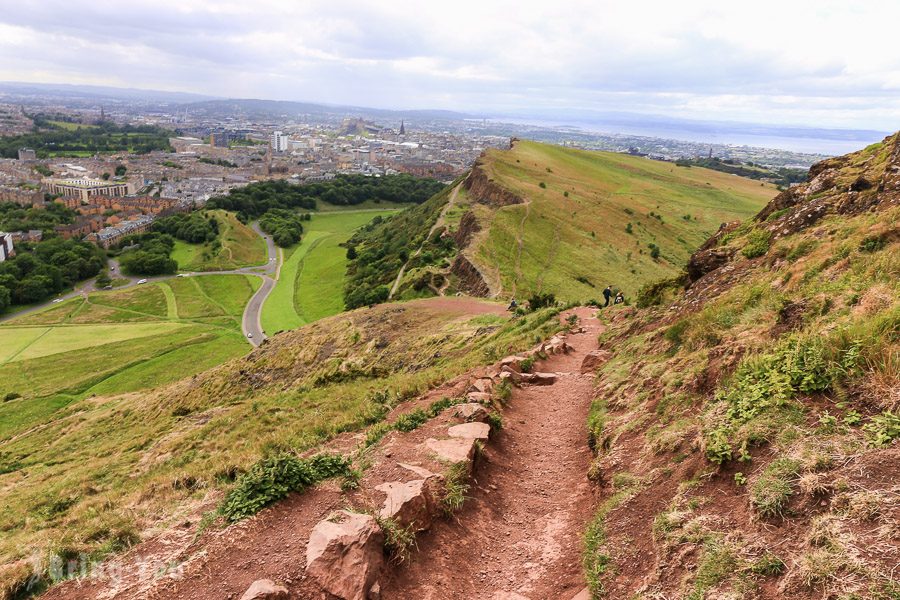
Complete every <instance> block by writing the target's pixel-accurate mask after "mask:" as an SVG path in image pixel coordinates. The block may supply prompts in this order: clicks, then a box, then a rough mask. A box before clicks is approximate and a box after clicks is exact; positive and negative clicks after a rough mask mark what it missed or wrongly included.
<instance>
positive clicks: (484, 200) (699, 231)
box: [348, 141, 775, 300]
mask: <svg viewBox="0 0 900 600" xmlns="http://www.w3.org/2000/svg"><path fill="white" fill-rule="evenodd" d="M774 193H775V192H774V188H773V187H772V186H771V185H769V184H761V183H760V182H758V181H752V180H748V179H743V178H739V177H736V176H733V175H728V174H724V173H719V172H715V171H711V170H708V169H702V168H690V167H679V166H676V165H675V164H673V163H665V162H657V161H652V160H648V159H645V158H639V157H633V156H628V155H624V154H615V153H607V152H588V151H582V150H574V149H570V148H564V147H561V146H554V145H548V144H540V143H536V142H529V141H514V143H513V145H512V147H511V148H510V149H509V150H494V149H491V150H488V151H486V152H485V153H484V154H483V155H482V156H481V158H479V160H478V161H477V162H476V164H475V166H474V167H473V168H472V170H471V172H470V173H469V174H468V175H467V176H466V178H465V179H464V180H463V181H462V182H461V183H460V182H457V184H456V185H455V186H453V187H452V188H451V190H447V191H445V192H443V193H442V194H441V196H440V199H438V198H434V199H432V201H429V202H428V203H426V204H425V205H422V206H420V207H417V208H416V209H415V210H416V214H415V215H412V214H410V215H407V217H413V216H414V217H415V218H416V220H417V221H416V224H414V225H413V226H412V227H410V222H409V221H410V219H409V218H407V219H406V220H397V222H395V223H391V222H388V223H386V224H385V225H384V226H383V227H381V228H379V229H374V230H372V231H370V232H363V233H362V234H360V236H359V239H358V240H357V243H358V244H359V245H360V246H361V247H363V248H368V249H369V251H370V252H369V255H363V254H361V255H360V257H361V260H360V259H358V260H357V261H356V265H355V266H352V267H351V271H355V272H365V273H368V274H369V275H370V277H371V276H373V275H374V276H375V277H372V279H373V280H377V282H378V284H380V285H384V286H386V287H388V288H390V287H391V283H392V280H393V278H395V277H396V276H397V274H398V271H400V269H401V268H403V273H402V274H401V277H400V279H399V280H398V281H397V285H396V286H394V287H395V289H394V294H393V297H399V298H409V297H416V296H420V295H430V294H436V293H438V294H448V293H453V292H456V291H462V292H464V293H468V294H471V295H478V296H503V297H513V296H515V297H519V298H527V297H528V296H530V295H531V294H534V293H539V292H543V293H548V292H549V293H553V294H555V295H556V296H557V297H558V298H561V299H564V300H588V299H591V298H596V297H599V296H600V293H601V291H602V289H603V288H604V287H606V285H610V284H612V285H613V287H614V288H617V289H621V290H623V291H624V292H625V293H626V295H629V296H630V295H633V294H634V293H635V292H636V291H637V290H638V288H639V287H640V286H641V285H643V284H645V283H647V282H650V281H654V280H657V279H660V278H662V277H670V276H673V275H675V274H676V273H677V272H678V271H680V269H681V266H682V265H683V264H684V263H685V261H686V260H687V259H688V257H689V256H690V254H691V252H693V251H694V250H696V249H697V248H698V247H699V246H700V244H701V243H702V242H703V241H704V240H705V239H706V238H707V237H709V235H711V234H712V233H713V232H715V231H716V230H717V228H718V227H719V226H720V225H721V224H722V223H724V222H729V221H733V220H735V219H742V218H746V217H748V216H750V215H752V214H754V213H755V212H757V211H758V210H759V209H760V208H761V207H762V206H763V205H764V204H765V202H766V201H768V200H769V199H771V197H772V195H773V194H774ZM401 240H403V241H409V242H411V243H412V245H407V246H405V247H403V248H402V250H401V249H397V248H394V246H397V245H398V243H399V242H400V241H401ZM386 258H387V259H388V260H385V259H386ZM404 267H405V268H404ZM354 285H356V284H355V282H353V281H352V278H351V283H350V284H349V286H348V291H352V290H353V289H354V288H353V286H354ZM367 287H368V289H371V288H372V287H373V286H372V285H369V286H367ZM383 295H384V291H382V296H383Z"/></svg>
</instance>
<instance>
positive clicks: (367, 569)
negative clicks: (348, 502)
mask: <svg viewBox="0 0 900 600" xmlns="http://www.w3.org/2000/svg"><path fill="white" fill-rule="evenodd" d="M383 566H384V533H383V532H382V531H381V528H380V527H379V526H378V523H377V522H376V521H375V519H374V518H373V517H371V516H370V515H365V514H360V513H353V512H350V511H346V510H342V511H338V512H337V513H334V515H333V516H332V517H330V518H329V519H325V520H324V521H319V523H317V524H316V526H315V527H314V528H313V530H312V533H311V534H310V536H309V543H308V544H307V546H306V574H307V575H308V576H309V577H310V578H312V579H313V580H314V581H315V582H316V583H318V585H319V586H320V587H321V588H322V589H323V590H325V591H326V592H328V593H329V594H332V595H334V596H337V597H338V598H342V599H343V600H365V599H366V596H367V594H368V592H369V589H370V588H371V587H372V585H374V584H375V582H376V580H377V579H378V575H379V574H380V573H381V569H382V567H383Z"/></svg>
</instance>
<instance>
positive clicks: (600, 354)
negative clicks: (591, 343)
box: [581, 350, 612, 373]
mask: <svg viewBox="0 0 900 600" xmlns="http://www.w3.org/2000/svg"><path fill="white" fill-rule="evenodd" d="M611 356H612V352H610V351H609V350H593V351H591V352H588V353H587V354H585V355H584V358H583V359H582V360H581V372H582V373H594V372H596V371H597V369H599V368H600V367H602V366H603V365H605V364H606V361H608V360H609V359H610V357H611Z"/></svg>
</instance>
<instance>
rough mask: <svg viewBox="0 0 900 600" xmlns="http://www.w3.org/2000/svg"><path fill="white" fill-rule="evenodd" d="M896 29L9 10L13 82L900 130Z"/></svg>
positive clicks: (315, 8)
mask: <svg viewBox="0 0 900 600" xmlns="http://www.w3.org/2000/svg"><path fill="white" fill-rule="evenodd" d="M4 4H7V5H8V6H6V7H4V6H3V5H4ZM897 22H900V3H897V2H891V1H884V2H878V1H874V0H872V1H868V2H866V1H860V2H856V3H848V2H845V1H843V2H838V1H834V0H816V1H809V0H800V1H796V0H794V1H784V0H777V1H776V0H759V1H757V2H755V3H753V4H746V3H733V2H722V1H721V0H716V1H710V0H703V1H700V0H682V1H681V2H671V1H653V2H649V1H646V0H644V1H642V0H631V1H630V2H622V1H621V0H618V1H615V2H613V1H609V0H603V1H597V0H593V1H590V0H558V1H556V2H547V1H546V0H542V1H541V2H535V1H529V0H519V1H517V2H512V1H507V0H499V1H498V0H480V1H474V0H456V1H455V2H453V3H426V2H421V0H418V1H411V0H394V1H392V2H375V1H361V0H357V1H354V0H301V1H293V0H254V1H253V2H245V1H234V0H221V1H214V0H177V1H176V0H153V1H149V0H131V1H129V2H120V1H113V0H93V1H89V0H80V1H79V0H66V1H64V0H30V1H25V2H22V1H21V0H0V79H5V80H19V81H51V80H52V81H68V82H89V83H103V84H110V85H129V86H134V87H146V88H160V89H173V90H185V91H194V92H201V93H210V94H217V95H224V96H241V97H248V96H249V97H263V98H277V99H296V100H310V101H323V102H332V103H355V104H360V103H364V104H368V105H375V106H383V107H436V108H452V109H459V110H473V111H479V110H487V111H497V110H509V109H526V108H529V107H534V108H557V109H560V110H562V109H566V108H579V109H595V110H605V111H608V110H632V111H644V112H653V113H667V112H671V113H672V114H676V115H678V116H683V117H694V118H698V117H702V118H710V117H713V118H720V119H737V120H751V119H752V120H759V119H763V120H766V121H774V120H778V121H779V122H785V123H803V124H814V125H820V126H847V127H850V126H855V127H873V128H880V129H886V130H887V129H891V130H892V129H896V128H897V120H898V108H897V107H898V105H900V52H896V51H895V48H894V44H893V42H892V40H893V37H894V31H893V28H894V27H895V26H896V23H897Z"/></svg>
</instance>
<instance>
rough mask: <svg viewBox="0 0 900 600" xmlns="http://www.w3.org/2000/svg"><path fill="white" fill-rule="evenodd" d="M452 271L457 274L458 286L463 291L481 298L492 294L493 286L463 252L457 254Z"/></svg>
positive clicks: (451, 267)
mask: <svg viewBox="0 0 900 600" xmlns="http://www.w3.org/2000/svg"><path fill="white" fill-rule="evenodd" d="M450 272H451V273H452V274H453V275H456V277H457V279H458V280H459V283H458V284H457V288H458V289H459V290H460V291H461V292H465V293H466V294H468V295H470V296H478V297H481V298H486V297H488V296H490V295H491V288H490V287H488V284H487V282H485V280H484V277H482V276H481V272H480V271H479V270H478V268H477V267H476V266H475V265H473V264H472V262H471V261H469V259H468V258H466V257H465V256H464V255H463V254H457V255H456V259H455V260H454V261H453V264H452V265H451V266H450Z"/></svg>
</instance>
